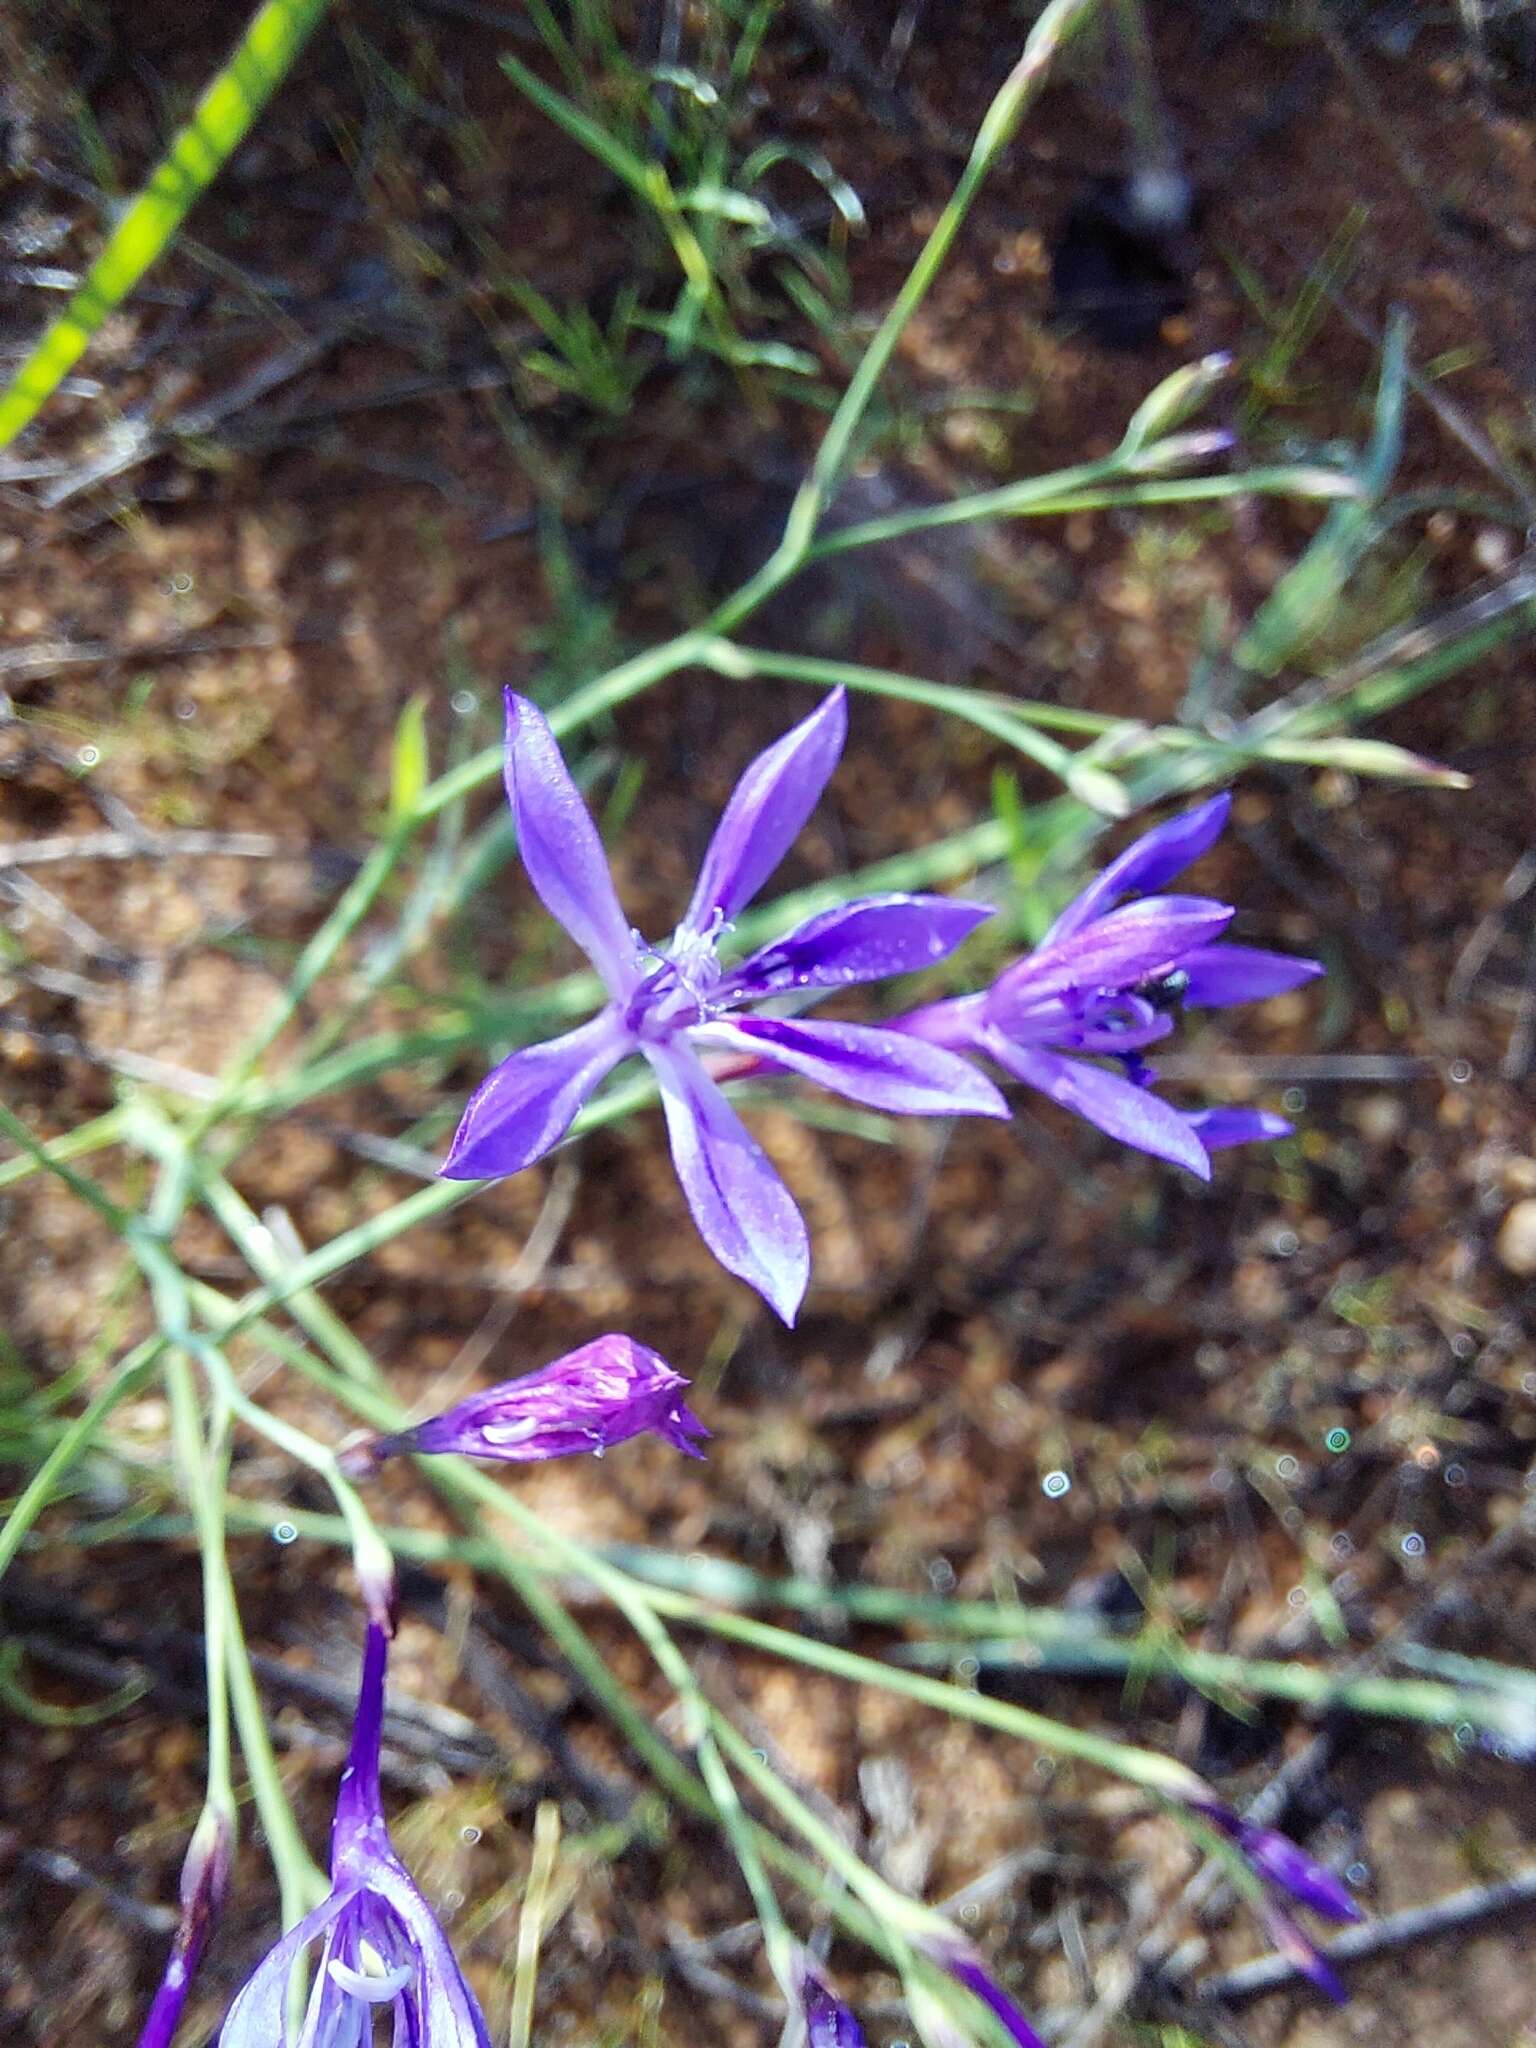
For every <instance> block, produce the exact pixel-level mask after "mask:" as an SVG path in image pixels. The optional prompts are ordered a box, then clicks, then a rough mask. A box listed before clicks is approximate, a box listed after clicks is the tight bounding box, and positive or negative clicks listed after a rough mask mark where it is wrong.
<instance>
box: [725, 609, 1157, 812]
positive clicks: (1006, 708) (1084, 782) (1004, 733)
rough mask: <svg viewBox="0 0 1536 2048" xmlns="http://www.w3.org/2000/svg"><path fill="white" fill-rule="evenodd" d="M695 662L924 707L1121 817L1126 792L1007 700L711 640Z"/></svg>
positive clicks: (742, 675) (728, 672) (736, 674)
mask: <svg viewBox="0 0 1536 2048" xmlns="http://www.w3.org/2000/svg"><path fill="white" fill-rule="evenodd" d="M700 660H701V661H702V662H703V664H704V665H705V666H706V667H707V668H710V669H713V670H714V672H715V674H716V675H721V676H729V677H731V678H732V679H733V680H735V681H742V682H744V681H747V680H748V679H750V678H751V677H753V676H784V677H786V678H787V679H788V680H790V681H792V682H802V683H816V684H820V685H823V686H824V687H826V688H827V689H834V688H836V687H837V686H838V685H839V684H840V685H842V686H843V687H844V688H845V689H850V690H862V691H864V692H865V693H866V694H868V695H870V696H874V697H895V698H898V699H900V700H901V701H903V702H905V703H908V704H925V705H927V706H928V707H929V708H930V709H932V710H935V711H946V712H948V713H949V714H950V716H951V717H954V718H961V719H964V720H965V721H966V723H967V724H969V725H974V726H976V727H977V728H978V729H979V730H980V731H982V732H985V733H990V734H991V735H992V737H993V738H994V739H1000V740H1003V741H1005V742H1006V743H1007V745H1009V746H1010V747H1014V748H1016V749H1017V751H1018V752H1019V753H1021V754H1026V755H1028V757H1029V758H1030V760H1032V761H1034V762H1035V763H1036V764H1037V765H1038V766H1039V767H1041V768H1044V769H1045V770H1046V771H1047V772H1048V773H1049V774H1051V775H1054V776H1055V777H1056V778H1057V779H1058V780H1059V781H1060V782H1062V783H1064V784H1065V785H1066V787H1067V788H1068V789H1070V790H1071V791H1072V793H1073V795H1074V796H1076V797H1078V798H1079V799H1080V801H1081V802H1083V803H1085V804H1087V805H1088V806H1089V808H1090V809H1091V810H1095V811H1100V812H1102V813H1103V814H1104V816H1105V817H1109V818H1123V817H1124V816H1125V813H1126V808H1127V806H1126V797H1125V791H1124V790H1123V789H1122V788H1121V786H1120V784H1119V783H1118V782H1117V781H1116V780H1115V778H1114V776H1113V775H1108V774H1106V773H1105V772H1104V770H1103V769H1102V768H1095V767H1094V766H1093V765H1092V764H1091V763H1089V762H1085V761H1082V760H1080V759H1079V758H1078V757H1077V756H1076V755H1074V754H1072V753H1070V752H1069V751H1068V750H1067V748H1065V747H1062V746H1058V745H1057V743H1056V742H1055V741H1054V740H1049V739H1046V738H1045V737H1044V736H1043V735H1042V734H1040V733H1037V732H1034V731H1032V730H1031V728H1030V726H1029V725H1028V724H1026V723H1025V722H1024V720H1023V719H1022V717H1021V716H1020V714H1019V713H1017V712H1016V711H1014V710H1013V708H1012V706H1011V705H1010V704H1009V703H1008V700H1007V699H1006V698H998V697H994V696H991V695H988V694H984V693H983V692H981V691H979V690H966V689H962V688H960V687H958V686H957V685H955V684H953V683H934V682H929V681H928V680H927V679H926V678H925V677H922V676H908V675H902V674H901V673H899V671H897V670H894V669H879V668H866V667H863V666H862V665H861V664H859V663H858V662H851V661H825V660H821V659H819V658H818V657H815V656H811V655H795V654H778V653H776V652H774V651H773V650H772V649H771V648H766V647H742V646H740V645H739V644H738V643H737V642H735V641H731V640H715V641H712V642H711V643H710V644H709V646H708V647H707V648H704V649H702V650H701V653H700Z"/></svg>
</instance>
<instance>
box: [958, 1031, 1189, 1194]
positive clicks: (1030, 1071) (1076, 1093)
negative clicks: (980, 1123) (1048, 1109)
mask: <svg viewBox="0 0 1536 2048" xmlns="http://www.w3.org/2000/svg"><path fill="white" fill-rule="evenodd" d="M987 1050H988V1052H989V1053H990V1054H991V1055H992V1057H993V1059H995V1060H996V1061H997V1063H998V1065H999V1066H1003V1067H1006V1068H1007V1069H1008V1071H1009V1073H1010V1074H1016V1075H1017V1076H1018V1078H1019V1079H1020V1080H1021V1081H1027V1082H1028V1084H1029V1085H1030V1087H1031V1088H1038V1089H1039V1090H1040V1091H1041V1093H1042V1094H1043V1095H1049V1096H1050V1098H1051V1100H1052V1101H1053V1102H1059V1103H1060V1104H1061V1106H1062V1108H1063V1109H1070V1110H1072V1111H1073V1113H1074V1114H1075V1115H1077V1116H1081V1117H1086V1118H1087V1120H1088V1122H1089V1123H1091V1124H1097V1125H1098V1127H1099V1129H1100V1130H1101V1131H1105V1132H1107V1133H1108V1135H1109V1136H1110V1137H1111V1138H1118V1139H1119V1141H1120V1143H1121V1144H1122V1145H1134V1146H1135V1147H1136V1149H1137V1151H1138V1152H1150V1153H1151V1154H1152V1156H1153V1157H1154V1158H1155V1159H1167V1160H1169V1161H1171V1162H1172V1164H1173V1165H1175V1166H1186V1167H1188V1169H1189V1171H1190V1172H1191V1173H1193V1174H1196V1175H1198V1177H1199V1178H1200V1179H1201V1180H1209V1179H1210V1177H1211V1162H1210V1160H1209V1159H1208V1158H1207V1156H1206V1150H1205V1147H1204V1146H1203V1145H1202V1144H1201V1142H1200V1140H1199V1138H1198V1137H1196V1135H1195V1133H1194V1132H1193V1131H1192V1130H1191V1129H1190V1127H1189V1120H1188V1119H1187V1118H1186V1117H1183V1116H1181V1115H1180V1114H1179V1112H1178V1110H1176V1109H1173V1108H1171V1107H1170V1106H1169V1104H1168V1103H1166V1102H1164V1101H1163V1100H1162V1098H1161V1097H1160V1096H1157V1095H1154V1094H1153V1093H1152V1092H1151V1090H1150V1089H1147V1088H1139V1087H1137V1085H1136V1084H1135V1082H1133V1081H1126V1080H1122V1079H1121V1077H1120V1076H1119V1075H1118V1074H1112V1073H1110V1072H1109V1071H1108V1069H1107V1068H1104V1067H1091V1066H1089V1065H1087V1064H1086V1062H1084V1061H1082V1060H1069V1059H1064V1058H1063V1057H1062V1055H1061V1054H1060V1053H1054V1052H1045V1051H1042V1050H1040V1049H1038V1048H1035V1047H1028V1046H1016V1045H1010V1044H1009V1043H1008V1041H1007V1040H1006V1039H1004V1038H1003V1037H1001V1035H1000V1034H998V1033H996V1032H994V1033H992V1034H991V1036H990V1037H989V1038H988V1041H987Z"/></svg>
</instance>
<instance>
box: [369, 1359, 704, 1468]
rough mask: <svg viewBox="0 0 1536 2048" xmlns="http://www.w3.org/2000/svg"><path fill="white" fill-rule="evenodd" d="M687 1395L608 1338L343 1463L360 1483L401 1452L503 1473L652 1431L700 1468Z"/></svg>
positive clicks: (666, 1370) (660, 1367) (678, 1383)
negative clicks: (480, 1463)
mask: <svg viewBox="0 0 1536 2048" xmlns="http://www.w3.org/2000/svg"><path fill="white" fill-rule="evenodd" d="M687 1388H688V1382H687V1381H686V1380H685V1379H684V1378H683V1376H682V1374H681V1373H679V1372H674V1371H673V1370H672V1368H671V1366H670V1365H668V1364H667V1362H666V1360H665V1359H664V1358H659V1357H658V1356H657V1354H656V1353H655V1352H654V1351H652V1350H650V1349H649V1348H648V1347H647V1346H646V1345H644V1344H637V1343H636V1342H635V1340H634V1338H633V1337H625V1336H622V1335H620V1334H619V1332H617V1331H610V1332H609V1334H608V1335H607V1336H605V1337H594V1338H593V1339H592V1341H591V1343H590V1344H583V1345H582V1346H581V1347H580V1348H579V1350H576V1351H570V1352H567V1353H566V1355H565V1356H564V1357H563V1358H557V1359H555V1360H554V1361H553V1362H552V1363H551V1364H549V1365H545V1366H541V1367H540V1368H539V1370H538V1371H537V1372H530V1373H525V1374H524V1375H523V1377H522V1378H521V1379H517V1380H503V1381H502V1383H501V1385H500V1386H496V1387H487V1389H486V1390H485V1392H484V1393H483V1394H471V1395H470V1396H469V1398H468V1399H467V1400H465V1401H460V1402H459V1403H458V1405H457V1406H456V1407H453V1408H449V1409H447V1410H446V1411H445V1412H444V1413H443V1414H442V1415H434V1416H433V1417H432V1418H431V1419H430V1420H429V1421H427V1422H418V1423H417V1424H416V1425H415V1427H414V1428H412V1429H404V1430H400V1431H399V1432H398V1433H396V1434H395V1435H392V1436H378V1437H370V1438H369V1439H367V1440H366V1441H365V1442H364V1443H361V1444H356V1445H353V1446H352V1447H351V1448H350V1449H348V1450H347V1451H346V1452H344V1453H343V1459H342V1462H343V1464H344V1466H345V1467H346V1469H347V1470H348V1471H349V1472H351V1473H353V1474H354V1475H359V1476H360V1475H362V1474H364V1473H367V1472H369V1471H372V1470H373V1468H374V1467H375V1466H377V1465H380V1464H382V1463H383V1461H384V1459H386V1458H391V1457H395V1456H397V1455H398V1454H399V1453H401V1452H407V1451H408V1452H421V1451H428V1452H439V1451H456V1452H457V1453H458V1454H459V1455H460V1456H461V1457H465V1458H497V1459H501V1460H504V1461H505V1462H507V1463H509V1464H525V1463H532V1462H533V1461H534V1460H536V1459H539V1458H566V1457H569V1456H571V1455H572V1454H573V1453H574V1452H578V1451H591V1452H592V1453H593V1455H594V1456H596V1457H599V1458H600V1457H601V1456H602V1454H603V1452H604V1451H606V1450H607V1448H608V1446H609V1445H610V1444H621V1443H623V1442H624V1441H625V1439H626V1438H628V1437H632V1436H639V1435H640V1434H641V1433H642V1431H644V1430H648V1429H650V1430H654V1431H655V1432H656V1434H657V1435H658V1436H660V1437H665V1438H666V1440H667V1442H668V1443H669V1444H673V1445H675V1446H676V1448H677V1449H678V1450H680V1451H683V1452H685V1453H686V1454H687V1455H688V1456H689V1457H690V1458H702V1457H703V1455H704V1453H703V1452H702V1451H701V1450H700V1449H699V1446H698V1443H697V1442H696V1441H695V1439H696V1438H699V1437H707V1436H708V1435H709V1431H708V1430H707V1429H706V1428H705V1427H704V1425H703V1423H702V1422H700V1420H699V1418H698V1417H697V1416H696V1415H695V1414H694V1413H693V1411H692V1409H691V1408H689V1407H688V1405H687V1403H686V1402H685V1401H684V1399H683V1396H684V1394H685V1393H686V1392H687Z"/></svg>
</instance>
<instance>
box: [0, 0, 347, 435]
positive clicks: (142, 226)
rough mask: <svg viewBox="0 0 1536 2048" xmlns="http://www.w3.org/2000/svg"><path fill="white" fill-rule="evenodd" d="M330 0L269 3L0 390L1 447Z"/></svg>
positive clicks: (268, 92) (130, 281)
mask: <svg viewBox="0 0 1536 2048" xmlns="http://www.w3.org/2000/svg"><path fill="white" fill-rule="evenodd" d="M326 4H327V0H267V4H266V5H265V6H263V7H258V8H257V10H256V12H255V14H254V15H252V17H251V21H250V26H249V27H248V28H247V29H246V32H245V34H244V35H243V36H242V37H241V38H240V41H239V42H238V44H237V45H236V46H235V49H234V51H233V53H232V54H231V56H230V59H229V61H228V63H227V64H225V66H224V67H223V69H222V70H221V71H220V72H219V73H218V74H217V75H216V77H215V78H214V79H213V82H212V83H211V84H210V85H209V86H208V88H207V90H206V91H205V92H204V94H203V96H202V98H201V99H200V100H199V101H198V103H197V108H196V111H195V112H194V113H193V116H192V118H191V120H190V121H188V122H187V124H186V126H185V127H184V128H182V129H181V130H180V132H179V133H178V134H177V136H176V138H175V140H174V141H173V142H172V144H171V146H170V148H169V150H168V151H167V152H166V154H165V155H164V156H163V157H162V158H161V160H160V162H159V164H158V165H157V166H156V167H155V170H154V172H153V174H152V175H151V177H150V180H149V183H148V184H147V185H146V186H145V187H144V189H143V191H142V192H140V193H139V195H138V197H137V198H136V199H135V200H134V201H133V202H132V203H131V205H130V206H129V207H128V210H127V211H126V212H125V213H124V214H123V216H122V218H121V220H119V222H118V224H117V226H116V227H115V228H114V229H113V231H112V233H111V235H110V236H109V238H108V240H107V245H106V247H105V248H104V249H103V250H102V252H101V254H100V255H99V256H98V257H97V258H96V261H95V262H94V263H93V264H92V265H91V267H90V270H89V271H88V272H87V273H86V278H85V282H84V283H83V284H82V285H81V287H80V289H79V290H78V291H77V292H76V293H75V294H74V296H73V297H72V298H71V299H70V302H69V304H68V305H67V306H66V307H65V309H64V311H63V312H62V313H61V314H60V315H59V317H58V319H57V320H55V321H54V322H53V324H52V325H51V326H50V327H49V328H48V329H47V330H46V332H45V333H44V335H43V337H42V339H41V340H40V341H39V342H38V344H37V346H36V347H35V348H34V349H33V350H32V352H31V354H30V355H29V356H28V357H27V358H26V360H25V361H24V362H23V364H22V365H21V368H20V369H19V370H18V371H17V372H16V375H15V376H14V377H13V378H12V379H11V382H10V384H9V385H8V386H7V387H6V389H5V391H4V392H3V393H0V448H5V447H8V446H9V444H10V443H11V442H12V441H13V440H14V439H15V438H16V436H17V435H18V434H19V433H20V432H21V430H22V429H23V427H26V426H28V425H30V423H31V422H32V421H33V420H34V419H35V418H36V417H37V414H38V412H39V411H40V410H41V409H42V407H43V406H44V405H45V404H46V403H47V402H48V400H49V399H50V398H51V397H52V396H53V394H54V392H55V391H57V389H58V388H59V386H60V384H61V383H62V382H63V381H64V379H65V378H66V377H67V376H68V375H69V372H70V371H71V370H72V369H73V368H74V366H75V364H76V363H77V362H79V360H80V358H81V356H82V355H84V353H85V351H86V349H87V348H88V347H89V346H90V343H91V340H92V338H93V336H94V335H95V334H96V332H97V331H98V329H99V328H100V327H101V325H102V323H103V321H105V320H106V319H107V317H108V315H109V314H111V313H113V312H115V311H116V309H117V308H118V307H119V306H120V305H121V304H122V302H123V300H124V299H125V298H127V296H128V294H129V293H130V292H131V291H132V290H133V288H134V286H135V285H136V284H137V283H138V282H139V280H140V278H142V277H143V275H144V273H145V272H146V271H147V270H148V269H149V267H150V265H151V264H152V263H154V262H155V261H156V260H157V258H159V257H160V256H161V255H162V254H163V253H164V252H165V250H166V248H167V247H168V245H169V244H170V242H171V240H172V238H173V237H174V236H175V233H176V230H177V229H178V228H179V227H180V226H181V224H182V222H183V221H184V220H185V219H186V217H187V214H188V213H189V212H190V210H191V208H192V207H193V206H194V205H195V204H196V202H197V200H198V199H200V198H201V196H202V194H203V193H204V192H205V191H206V190H207V189H208V187H209V186H210V185H211V184H212V183H213V180H214V179H215V178H216V177H217V176H218V174H219V172H220V171H221V170H222V169H223V167H224V165H225V164H226V163H227V162H228V161H229V158H230V157H231V156H232V155H233V153H234V151H235V149H236V148H237V147H238V145H239V144H240V142H241V141H242V140H243V138H244V137H245V135H246V132H247V131H248V130H249V128H250V126H251V123H252V122H253V121H254V120H255V118H256V116H257V115H258V114H259V113H260V112H261V109H262V108H263V107H264V106H265V105H266V102H267V101H268V99H270V98H271V96H272V94H273V93H274V92H275V91H276V90H277V88H278V86H279V85H281V83H282V81H283V79H284V78H285V77H286V76H287V74H288V71H289V69H290V68H291V66H292V64H293V62H294V59H295V58H296V57H297V56H298V54H299V51H300V50H301V49H302V48H303V47H304V44H305V41H306V40H307V38H308V36H309V34H310V32H311V30H312V29H313V28H314V27H315V25H316V23H317V22H318V21H319V19H320V17H321V15H322V14H324V12H325V9H326Z"/></svg>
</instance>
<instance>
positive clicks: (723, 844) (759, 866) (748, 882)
mask: <svg viewBox="0 0 1536 2048" xmlns="http://www.w3.org/2000/svg"><path fill="white" fill-rule="evenodd" d="M847 732H848V704H847V698H846V695H845V693H844V692H843V691H842V690H834V691H833V692H832V694H831V695H830V696H829V697H826V698H824V699H823V700H822V702H821V703H820V704H819V705H818V706H817V707H816V709H815V710H814V711H813V712H812V713H811V715H810V717H809V718H806V719H802V720H801V722H800V724H799V725H797V726H793V727H792V728H791V729H790V730H789V731H788V732H787V733H785V735H784V737H783V738H782V739H781V740H775V742H774V744H773V745H772V746H771V747H769V748H768V749H767V750H766V752H764V753H761V754H759V755H758V757H757V759H756V760H755V761H754V762H753V763H752V765H751V766H750V767H749V768H748V769H747V771H746V773H745V774H744V775H743V776H742V778H741V780H740V781H739V782H738V783H737V785H736V787H735V789H734V790H733V791H732V792H731V800H730V802H729V803H728V804H727V805H726V807H725V809H724V811H723V812H722V813H721V817H720V822H719V824H718V825H717V826H716V827H715V834H714V837H713V838H712V839H711V840H710V842H709V851H708V852H707V853H706V854H705V856H704V865H703V866H702V867H701V868H700V869H699V879H698V883H697V886H696V887H695V889H694V892H693V901H692V902H691V903H690V904H689V906H688V912H687V915H686V916H685V917H684V919H683V922H682V924H681V925H680V926H679V930H680V931H685V932H709V931H713V930H716V929H718V927H719V926H720V925H722V924H729V923H730V921H731V919H732V918H733V917H734V916H735V915H736V913H737V911H738V910H740V909H741V907H742V905H743V904H744V903H748V902H750V901H751V899H752V898H753V897H754V896H755V895H756V894H757V892H758V890H759V889H760V888H761V887H762V885H763V884H764V882H766V881H767V879H768V877H769V876H770V875H771V874H772V873H773V871H774V869H775V868H776V867H777V866H778V864H779V862H780V861H781V860H782V859H783V858H784V856H785V854H786V853H787V852H788V851H789V847H790V842H791V841H792V840H793V839H795V838H796V837H797V835H798V834H799V832H800V830H801V828H802V826H803V825H804V824H805V821H806V819H807V818H809V816H810V815H811V813H812V811H814V810H815V808H816V804H817V800H818V799H819V798H820V796H821V792H822V791H823V790H824V789H825V788H826V786H827V783H828V781H829V780H830V778H831V774H832V770H833V769H834V768H835V767H836V766H837V760H838V756H839V755H840V754H841V753H842V751H843V741H844V739H845V738H846V736H847Z"/></svg>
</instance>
